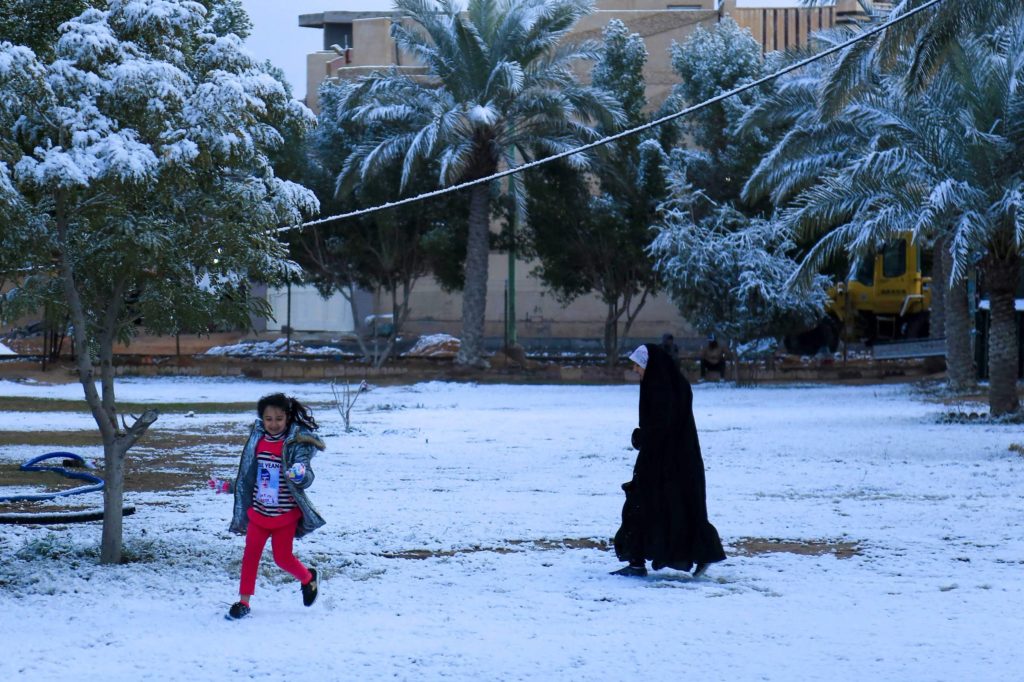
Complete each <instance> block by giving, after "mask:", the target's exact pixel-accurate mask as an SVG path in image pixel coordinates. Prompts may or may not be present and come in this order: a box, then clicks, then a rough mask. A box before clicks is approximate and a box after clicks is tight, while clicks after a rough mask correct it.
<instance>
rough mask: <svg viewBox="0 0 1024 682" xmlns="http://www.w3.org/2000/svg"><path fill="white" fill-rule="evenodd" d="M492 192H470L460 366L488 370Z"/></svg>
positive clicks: (484, 188)
mask: <svg viewBox="0 0 1024 682" xmlns="http://www.w3.org/2000/svg"><path fill="white" fill-rule="evenodd" d="M489 218H490V188H489V187H488V186H487V184H486V183H484V184H479V185H476V186H474V187H473V188H472V189H470V199H469V238H468V242H467V244H466V283H465V286H464V288H463V290H462V341H461V345H460V347H459V354H458V357H457V358H456V362H458V363H459V364H460V365H473V366H476V367H488V366H489V363H488V362H487V360H486V359H484V357H483V342H484V316H485V314H486V308H487V258H488V256H489V255H490V220H489Z"/></svg>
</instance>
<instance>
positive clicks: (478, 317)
mask: <svg viewBox="0 0 1024 682" xmlns="http://www.w3.org/2000/svg"><path fill="white" fill-rule="evenodd" d="M591 7H592V5H591V3H590V1H589V0H506V1H503V2H494V1H493V0H469V2H468V3H467V5H466V7H465V10H463V7H461V6H460V5H458V4H457V3H456V2H454V1H453V0H438V2H436V3H435V2H431V1H429V0H396V2H395V8H396V11H397V12H399V13H401V14H403V15H405V16H406V17H407V18H408V21H407V22H395V23H394V24H393V25H392V35H393V36H394V38H395V40H396V42H397V44H398V47H399V48H400V49H401V50H403V51H404V52H406V53H407V54H410V55H413V56H414V57H415V58H416V59H417V60H418V61H419V62H420V63H421V64H423V65H424V66H425V67H426V70H427V78H426V79H419V80H414V79H412V78H409V77H408V76H406V75H404V74H400V73H398V72H397V71H391V72H388V73H377V74H372V75H370V76H368V77H366V78H363V79H360V80H359V87H358V88H356V89H354V90H353V91H352V93H351V96H350V97H349V98H348V100H347V101H346V102H345V103H344V104H343V105H342V106H344V107H346V108H352V109H353V116H354V117H356V118H357V119H358V120H361V121H362V122H365V123H369V122H372V121H383V120H387V121H390V122H392V123H394V124H396V126H397V125H402V126H404V129H405V132H404V133H403V134H400V135H396V134H390V135H388V136H387V137H385V138H382V139H379V140H376V141H375V142H376V144H368V145H363V146H361V147H360V148H358V149H357V150H356V153H354V154H352V155H351V156H350V157H349V159H348V161H347V162H346V168H345V171H344V173H345V174H349V173H358V174H359V175H361V176H362V177H367V176H368V175H372V174H373V173H375V172H377V171H379V170H382V169H385V168H391V163H392V161H394V160H395V159H401V160H402V163H403V167H402V175H401V182H400V185H399V187H396V188H395V193H396V194H397V193H398V192H400V191H402V189H403V188H404V187H405V185H406V184H407V183H408V181H409V179H410V178H411V177H412V172H413V170H414V169H415V168H420V167H421V165H420V164H421V162H422V161H423V160H424V159H431V160H436V161H438V162H439V163H438V164H437V169H438V181H439V183H440V184H441V185H452V184H457V183H462V182H467V181H472V180H478V179H481V178H485V177H487V176H489V175H492V174H494V173H495V172H496V171H497V170H498V169H499V168H500V167H501V166H502V165H514V164H515V163H516V161H515V159H517V158H518V159H531V158H536V157H538V156H545V155H549V154H552V153H557V152H562V151H565V150H567V149H571V148H573V147H575V146H578V145H579V144H580V143H582V142H586V141H589V140H592V139H594V137H595V130H594V128H593V126H592V123H593V122H595V121H596V122H604V123H611V122H612V121H615V120H617V119H618V118H619V117H620V112H619V110H618V108H617V106H616V104H615V102H614V101H613V100H612V99H611V98H610V97H609V96H608V95H607V94H606V93H605V92H604V91H602V90H599V89H597V88H591V87H589V86H585V85H581V84H580V83H579V82H578V80H577V78H576V75H575V73H574V72H573V67H574V66H575V65H576V63H577V62H578V61H579V60H581V59H592V58H593V57H594V56H596V55H595V49H594V46H593V45H591V44H589V43H581V44H574V43H569V42H566V43H563V42H562V41H563V39H564V38H565V37H566V35H567V34H568V33H569V31H570V30H571V29H572V27H573V25H575V23H576V22H577V21H578V20H579V19H580V18H581V17H583V16H585V15H586V14H588V13H589V12H590V11H591ZM570 160H571V163H573V164H574V165H575V166H576V167H577V168H583V167H585V166H586V165H587V164H588V163H589V160H590V158H589V157H588V156H587V155H585V154H575V155H573V156H571V157H570ZM468 193H469V196H470V200H469V215H468V220H469V234H468V236H467V244H466V260H465V286H464V289H463V307H462V325H463V327H462V345H461V347H460V349H459V355H458V358H457V362H459V363H461V364H471V365H486V364H487V361H486V360H485V359H484V358H483V332H484V312H485V303H486V300H487V267H488V256H489V253H490V238H489V233H490V218H491V211H492V208H493V204H492V188H491V187H490V186H489V185H488V184H486V183H482V184H478V185H475V186H474V187H472V188H470V189H469V190H468Z"/></svg>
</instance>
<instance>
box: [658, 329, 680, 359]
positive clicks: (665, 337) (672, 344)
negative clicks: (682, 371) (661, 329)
mask: <svg viewBox="0 0 1024 682" xmlns="http://www.w3.org/2000/svg"><path fill="white" fill-rule="evenodd" d="M661 348H662V350H664V351H665V352H666V353H668V356H669V357H670V358H672V362H674V363H676V367H678V366H679V346H677V345H676V339H675V337H674V336H672V335H671V334H669V333H667V332H666V333H665V334H662V335H661Z"/></svg>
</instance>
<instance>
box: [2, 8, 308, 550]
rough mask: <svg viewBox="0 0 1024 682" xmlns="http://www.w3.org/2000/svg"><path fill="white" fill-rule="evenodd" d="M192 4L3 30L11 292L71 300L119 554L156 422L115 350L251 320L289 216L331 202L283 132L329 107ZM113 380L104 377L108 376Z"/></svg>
mask: <svg viewBox="0 0 1024 682" xmlns="http://www.w3.org/2000/svg"><path fill="white" fill-rule="evenodd" d="M207 26H208V25H207V14H206V10H205V8H204V6H203V5H202V4H199V3H196V2H188V1H186V0H111V1H110V2H109V9H107V10H105V11H100V10H96V9H89V10H87V11H85V12H83V13H82V14H81V15H80V16H78V17H76V18H74V19H72V20H70V21H68V22H66V23H65V24H63V25H61V27H60V38H59V39H58V40H57V42H56V44H55V46H54V53H53V55H52V57H51V58H45V59H43V58H40V57H38V56H36V55H35V54H34V53H33V52H32V51H31V50H30V49H28V48H26V47H23V46H16V45H12V44H10V43H3V44H0V129H2V130H3V131H4V132H3V137H2V141H0V193H2V194H3V195H4V199H5V203H8V202H9V203H10V204H12V205H14V206H16V208H17V210H18V211H19V216H20V219H19V220H17V221H16V222H12V223H8V224H7V225H5V227H4V229H3V231H2V233H0V253H2V254H4V255H3V263H4V265H5V266H6V267H8V268H11V269H16V270H19V271H21V272H22V273H24V276H23V277H22V279H21V286H20V287H19V288H17V289H16V290H15V291H14V292H13V296H11V297H10V300H9V301H8V302H9V303H11V304H12V305H20V306H21V307H22V308H24V307H26V306H27V307H35V306H38V305H40V304H42V303H44V302H45V301H46V300H47V299H48V298H50V297H54V296H56V297H59V298H60V299H61V300H62V302H63V304H64V305H66V307H67V309H68V311H69V313H70V319H71V326H72V329H73V334H74V339H75V343H76V347H77V351H78V354H77V368H78V374H79V379H80V381H81V383H82V387H83V389H84V393H85V398H86V400H87V402H88V404H89V408H90V410H91V411H92V415H93V417H94V418H95V420H96V423H97V425H98V427H99V431H100V434H101V436H102V440H103V449H104V458H105V469H106V482H107V485H106V487H105V490H104V511H105V517H104V525H103V539H102V545H101V561H103V562H105V563H111V562H117V561H118V560H119V559H120V555H121V537H122V536H121V508H122V497H123V481H124V460H125V455H126V453H127V451H128V449H129V448H130V447H131V446H132V445H133V444H134V443H135V442H136V441H137V440H138V439H139V438H140V437H141V436H142V435H143V434H144V433H145V431H146V429H147V428H148V427H149V426H150V425H151V424H152V423H153V421H154V420H155V419H156V418H157V416H158V415H157V413H156V412H154V411H147V412H146V413H144V414H143V415H142V416H141V417H139V418H137V419H135V420H134V421H132V422H131V423H128V422H127V421H126V420H125V419H124V418H123V416H122V415H121V414H120V413H119V411H118V408H117V403H116V398H115V392H114V368H113V346H114V343H115V341H118V340H121V341H129V340H130V339H131V337H132V335H133V334H134V333H135V329H136V325H135V321H137V320H140V319H141V320H142V323H143V324H144V325H145V326H146V327H147V328H149V329H151V330H155V331H158V332H165V333H166V332H173V331H176V330H179V329H182V328H192V329H196V328H200V329H209V328H211V327H212V326H214V325H217V324H232V325H246V324H248V321H249V315H250V313H251V312H253V311H254V310H260V311H262V312H265V304H262V303H261V302H259V301H257V300H254V299H253V298H251V297H250V296H249V294H248V284H249V282H250V281H252V280H261V281H274V280H275V279H277V278H280V277H281V275H282V274H283V272H284V271H285V270H286V269H287V268H289V267H292V266H290V262H289V261H287V259H286V251H285V247H284V245H283V244H281V243H280V242H279V241H278V240H277V239H276V237H275V236H274V232H273V228H274V227H276V226H279V225H282V224H289V223H294V222H296V221H300V220H301V219H302V218H303V216H304V215H308V214H311V213H313V212H315V211H316V210H317V202H316V198H315V197H314V196H313V194H312V193H311V192H310V191H308V190H306V189H305V188H304V187H302V186H299V185H296V184H293V183H290V182H286V181H283V180H281V179H279V178H277V177H275V175H274V173H273V170H272V167H271V164H270V159H269V157H268V154H269V153H270V152H272V151H273V150H274V149H275V148H276V147H278V146H279V145H280V144H281V143H282V136H281V133H280V132H279V129H281V128H282V127H286V126H287V125H291V122H293V121H296V120H299V121H304V122H305V124H307V125H310V124H312V122H313V118H312V116H311V114H310V113H309V111H308V110H307V109H305V107H303V106H302V105H300V104H298V103H296V102H294V101H292V100H291V99H290V98H288V97H287V96H286V93H285V91H284V89H283V88H282V86H281V84H280V83H279V82H277V81H276V80H275V79H273V78H272V77H270V76H269V75H268V74H266V73H265V72H264V70H263V69H261V68H260V67H259V65H258V64H256V62H255V61H254V60H253V58H252V57H251V56H250V55H249V54H248V53H247V52H245V51H244V50H243V49H242V46H241V41H240V39H239V38H238V37H237V36H235V35H233V34H227V35H224V36H220V37H218V36H216V35H215V34H213V33H210V32H208V31H207ZM97 378H98V379H99V383H100V385H99V386H98V387H97V383H96V380H97Z"/></svg>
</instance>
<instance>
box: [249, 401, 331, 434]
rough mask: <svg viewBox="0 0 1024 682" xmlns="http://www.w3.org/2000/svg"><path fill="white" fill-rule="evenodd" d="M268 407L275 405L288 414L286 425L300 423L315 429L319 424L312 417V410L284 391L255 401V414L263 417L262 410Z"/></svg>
mask: <svg viewBox="0 0 1024 682" xmlns="http://www.w3.org/2000/svg"><path fill="white" fill-rule="evenodd" d="M268 407H276V408H277V409H279V410H281V411H282V412H284V413H285V414H286V415H287V416H288V425H289V426H290V425H291V424H292V422H298V423H299V424H302V425H303V426H305V427H306V428H307V429H309V430H310V431H316V430H317V429H318V428H320V426H319V425H318V424H317V423H316V420H315V419H313V411H312V410H311V409H309V408H308V407H306V406H305V405H303V404H302V403H300V402H299V401H298V400H296V399H295V398H293V397H291V396H290V395H285V394H284V393H271V394H270V395H265V396H263V397H262V398H260V401H259V402H258V403H256V414H258V415H259V416H260V419H262V418H263V410H265V409H267V408H268Z"/></svg>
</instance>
